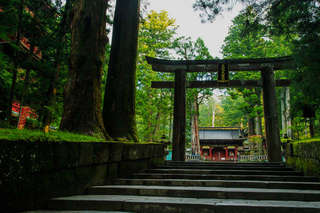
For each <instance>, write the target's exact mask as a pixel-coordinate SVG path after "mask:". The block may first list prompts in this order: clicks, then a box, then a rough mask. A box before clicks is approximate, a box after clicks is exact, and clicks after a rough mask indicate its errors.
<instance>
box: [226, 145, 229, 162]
mask: <svg viewBox="0 0 320 213" xmlns="http://www.w3.org/2000/svg"><path fill="white" fill-rule="evenodd" d="M225 149H226V160H229V150H228V147H227V148H225Z"/></svg>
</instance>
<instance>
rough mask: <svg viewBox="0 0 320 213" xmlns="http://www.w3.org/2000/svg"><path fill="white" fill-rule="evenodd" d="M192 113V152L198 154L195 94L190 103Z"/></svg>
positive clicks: (197, 121)
mask: <svg viewBox="0 0 320 213" xmlns="http://www.w3.org/2000/svg"><path fill="white" fill-rule="evenodd" d="M192 108H193V113H192V118H191V130H192V138H191V140H192V141H191V144H192V154H200V141H199V103H198V101H197V96H195V97H194V100H193V103H192Z"/></svg>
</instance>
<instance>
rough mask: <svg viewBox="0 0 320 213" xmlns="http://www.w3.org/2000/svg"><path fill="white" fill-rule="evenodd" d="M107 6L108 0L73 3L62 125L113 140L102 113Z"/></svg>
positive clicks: (72, 129)
mask: <svg viewBox="0 0 320 213" xmlns="http://www.w3.org/2000/svg"><path fill="white" fill-rule="evenodd" d="M106 8H107V1H106V0H95V1H92V0H78V1H76V2H75V4H74V8H73V19H72V23H71V34H72V43H71V55H70V71H69V81H68V83H67V85H66V87H65V99H64V112H63V117H62V121H61V125H60V128H61V130H67V131H70V132H77V133H83V134H88V135H94V134H98V135H104V136H105V137H106V138H107V139H110V138H109V136H108V134H107V133H106V131H105V128H104V125H103V120H102V114H101V100H102V99H101V74H102V69H103V63H104V59H105V45H106V40H107V37H106Z"/></svg>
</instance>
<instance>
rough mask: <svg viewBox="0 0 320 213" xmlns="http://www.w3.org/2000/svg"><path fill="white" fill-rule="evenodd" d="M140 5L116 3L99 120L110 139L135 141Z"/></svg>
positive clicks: (121, 0) (134, 2) (137, 3)
mask: <svg viewBox="0 0 320 213" xmlns="http://www.w3.org/2000/svg"><path fill="white" fill-rule="evenodd" d="M139 10H140V1H139V0H131V1H123V0H117V3H116V11H115V17H114V26H113V35H112V45H111V53H110V62H109V71H108V77H107V85H106V91H105V97H104V105H103V119H104V124H105V127H106V129H107V131H108V132H109V133H110V135H111V137H113V138H116V139H117V138H119V139H120V138H122V139H127V140H133V141H138V137H137V127H136V112H135V97H136V59H137V45H138V28H139Z"/></svg>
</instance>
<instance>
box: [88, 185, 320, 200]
mask: <svg viewBox="0 0 320 213" xmlns="http://www.w3.org/2000/svg"><path fill="white" fill-rule="evenodd" d="M88 194H91V195H139V196H166V197H189V198H217V199H246V200H287V201H288V200H294V201H320V190H295V189H265V188H264V189H261V188H224V187H191V186H189V187H186V186H141V185H140V186H135V185H133V186H132V185H116V186H113V185H112V186H111V185H110V186H95V187H90V188H89V189H88Z"/></svg>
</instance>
